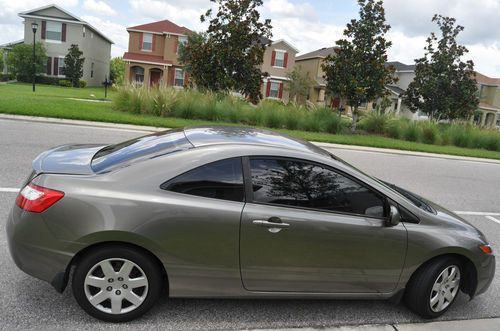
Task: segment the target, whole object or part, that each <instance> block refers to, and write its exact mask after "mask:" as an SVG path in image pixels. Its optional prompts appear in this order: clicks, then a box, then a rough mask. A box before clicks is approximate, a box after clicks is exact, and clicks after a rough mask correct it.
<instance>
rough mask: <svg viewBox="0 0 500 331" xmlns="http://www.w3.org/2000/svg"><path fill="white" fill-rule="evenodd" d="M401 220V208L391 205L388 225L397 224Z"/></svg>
mask: <svg viewBox="0 0 500 331" xmlns="http://www.w3.org/2000/svg"><path fill="white" fill-rule="evenodd" d="M399 222H401V215H400V214H399V210H398V208H397V207H396V206H393V205H391V207H390V213H389V219H388V220H387V222H386V224H387V226H396V225H398V224H399Z"/></svg>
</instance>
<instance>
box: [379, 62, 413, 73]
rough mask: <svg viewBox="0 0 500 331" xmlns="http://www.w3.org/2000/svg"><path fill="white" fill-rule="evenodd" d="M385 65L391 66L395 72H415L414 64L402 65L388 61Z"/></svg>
mask: <svg viewBox="0 0 500 331" xmlns="http://www.w3.org/2000/svg"><path fill="white" fill-rule="evenodd" d="M385 65H386V66H387V67H388V66H393V67H394V69H396V71H415V65H414V64H404V63H402V62H399V61H389V62H386V63H385Z"/></svg>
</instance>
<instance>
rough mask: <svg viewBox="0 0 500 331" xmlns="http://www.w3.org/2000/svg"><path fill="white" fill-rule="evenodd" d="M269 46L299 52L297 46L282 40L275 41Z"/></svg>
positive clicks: (271, 48)
mask: <svg viewBox="0 0 500 331" xmlns="http://www.w3.org/2000/svg"><path fill="white" fill-rule="evenodd" d="M267 48H269V49H270V50H275V49H281V50H285V51H287V52H288V53H293V54H296V53H297V52H296V50H295V48H293V47H292V46H291V45H290V44H289V43H287V42H285V41H281V40H280V41H276V42H273V43H272V44H271V45H270V46H267Z"/></svg>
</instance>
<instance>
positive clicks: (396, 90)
mask: <svg viewBox="0 0 500 331" xmlns="http://www.w3.org/2000/svg"><path fill="white" fill-rule="evenodd" d="M386 88H387V89H388V90H390V91H391V92H393V93H394V94H396V95H398V96H399V95H401V94H403V93H404V91H405V90H403V89H402V88H401V87H399V86H395V85H387V86H386Z"/></svg>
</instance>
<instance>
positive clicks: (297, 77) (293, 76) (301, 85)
mask: <svg viewBox="0 0 500 331" xmlns="http://www.w3.org/2000/svg"><path fill="white" fill-rule="evenodd" d="M286 77H287V78H288V79H289V81H288V84H287V90H288V92H289V93H290V99H292V100H293V101H294V102H297V101H299V102H302V101H303V100H304V99H305V97H306V96H307V95H308V94H309V90H310V89H311V86H312V85H313V80H312V79H311V77H309V73H303V72H302V67H301V66H300V65H297V66H295V67H294V68H293V69H292V70H291V71H288V72H287V73H286Z"/></svg>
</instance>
